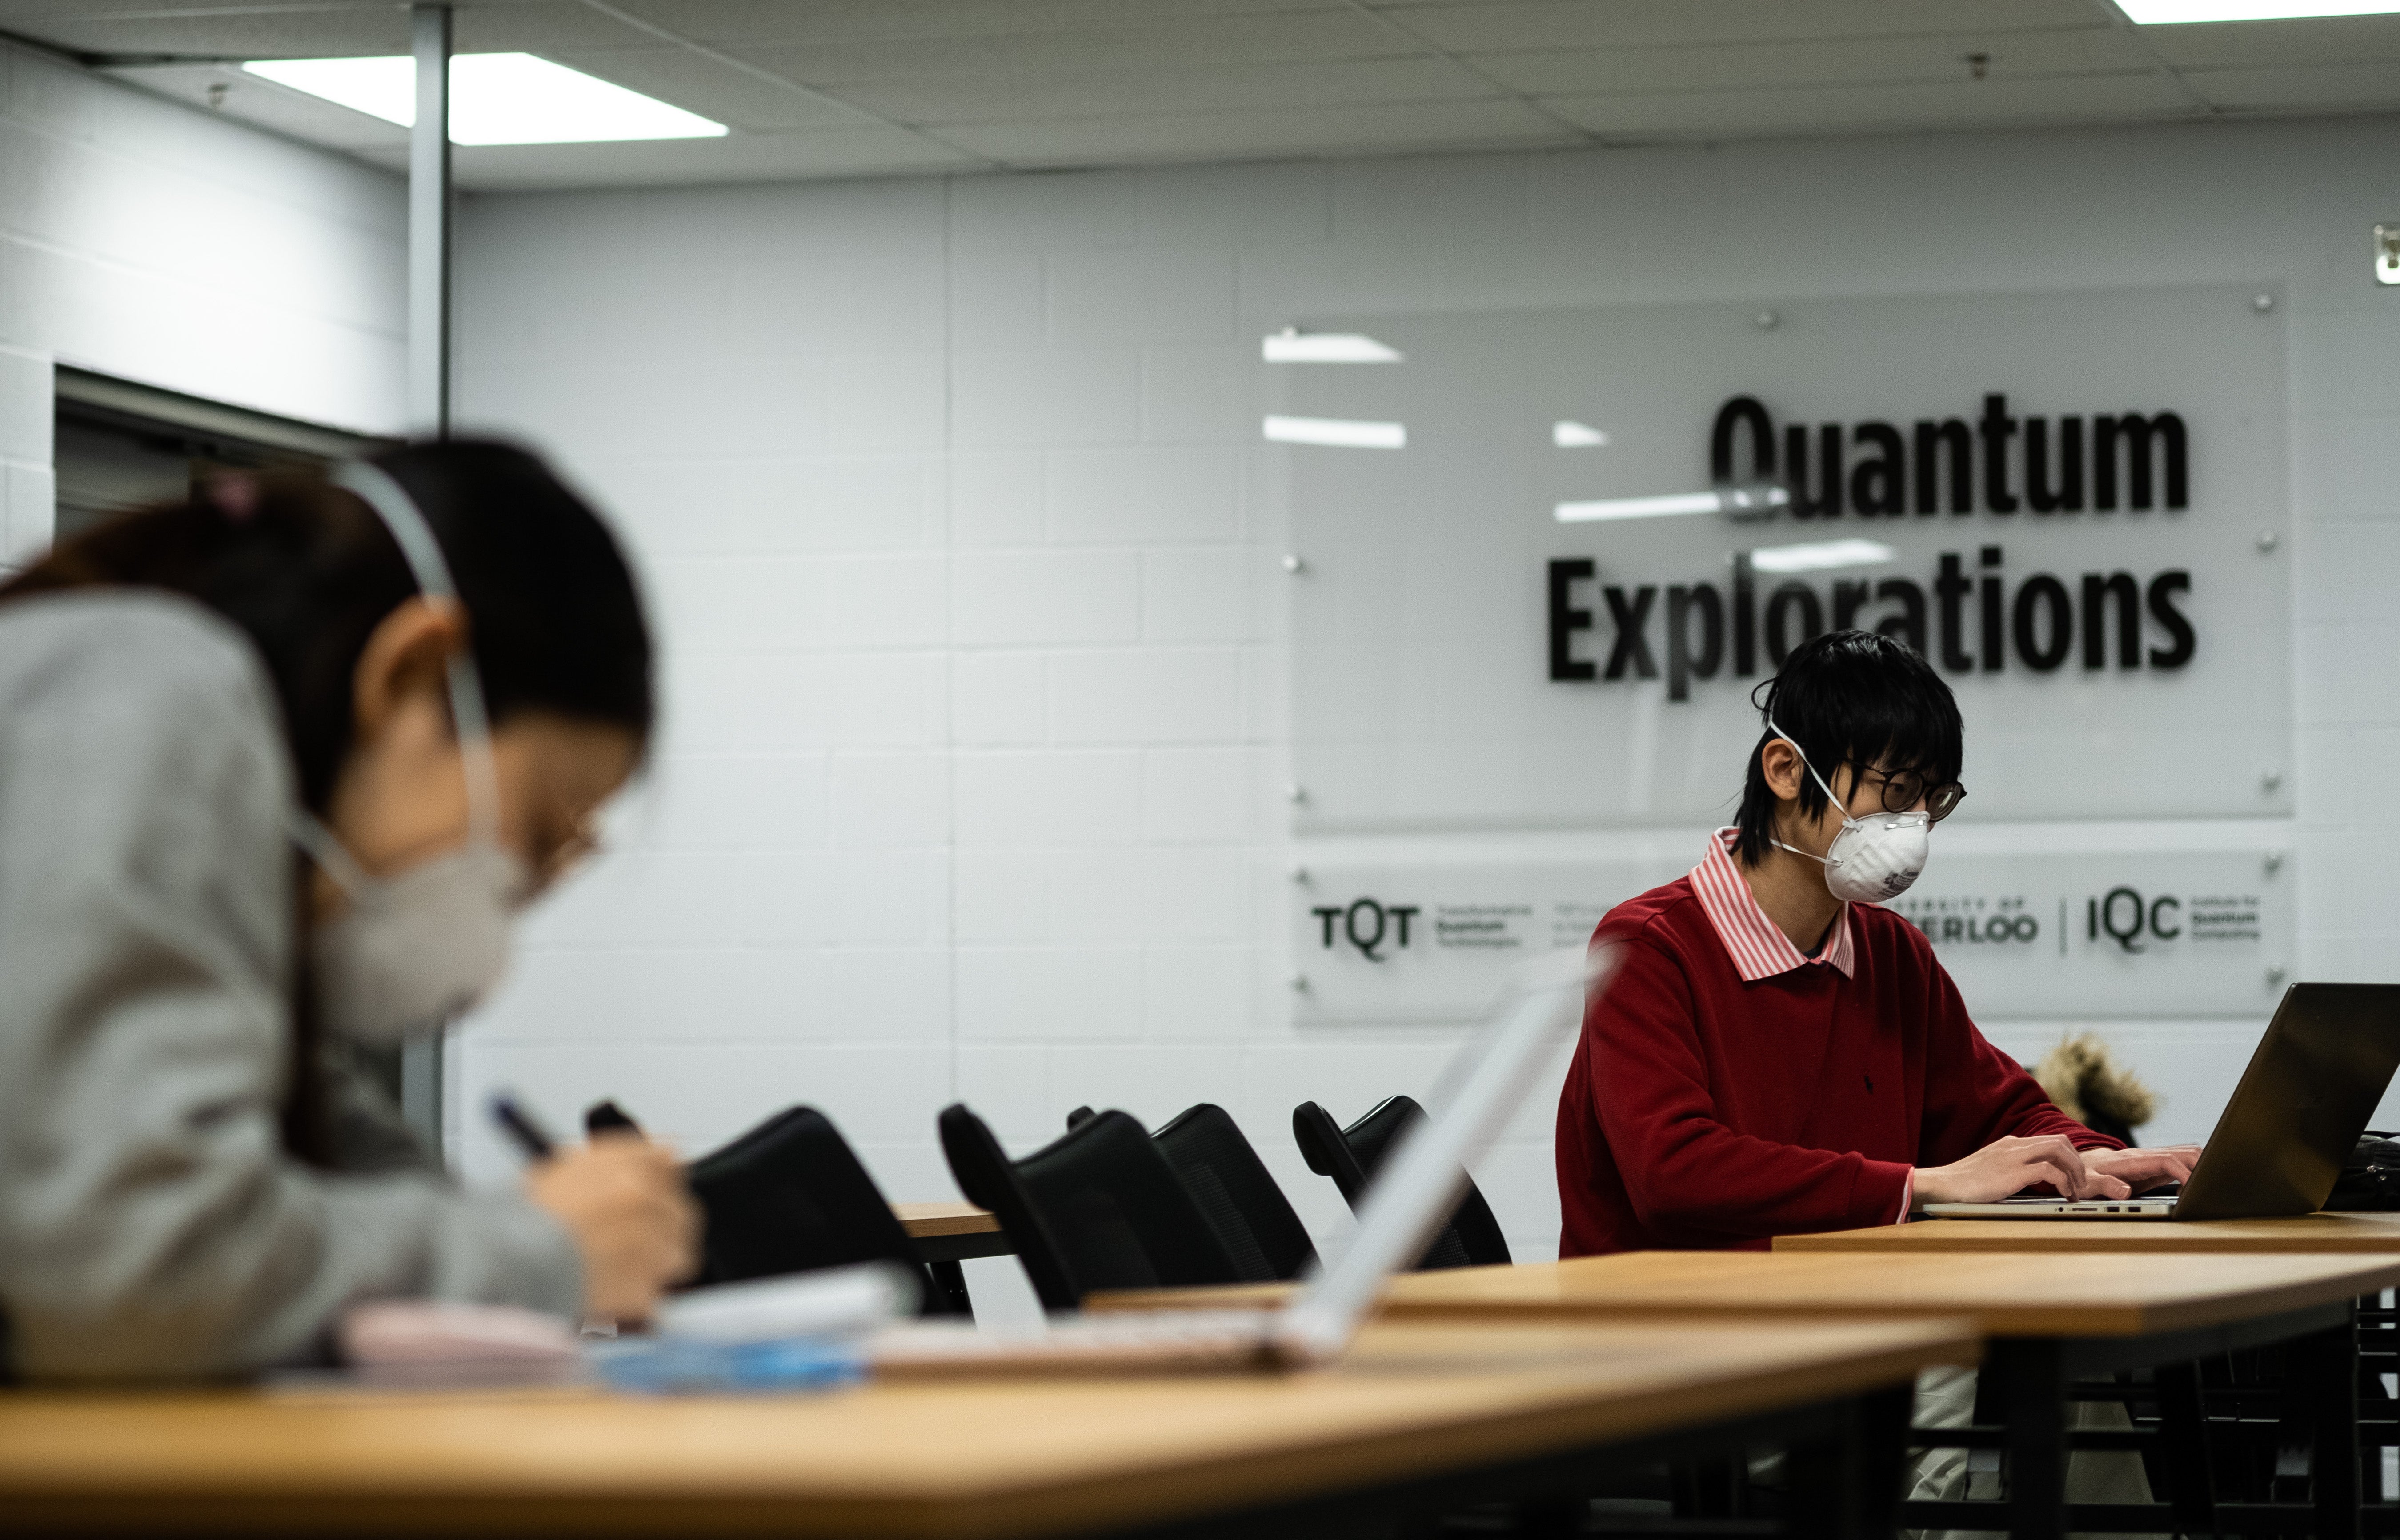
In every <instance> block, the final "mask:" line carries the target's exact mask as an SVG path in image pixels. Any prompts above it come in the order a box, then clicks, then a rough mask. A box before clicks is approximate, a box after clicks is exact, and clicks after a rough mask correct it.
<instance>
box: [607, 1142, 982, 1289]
mask: <svg viewBox="0 0 2400 1540" xmlns="http://www.w3.org/2000/svg"><path fill="white" fill-rule="evenodd" d="M628 1122H630V1120H628ZM688 1176H689V1180H690V1183H691V1194H692V1196H693V1197H694V1198H695V1199H697V1200H698V1201H699V1203H700V1206H701V1211H702V1214H703V1215H704V1216H705V1217H706V1220H707V1229H706V1231H705V1232H704V1233H703V1235H702V1243H701V1267H700V1272H699V1274H698V1275H697V1276H695V1277H694V1278H693V1279H692V1282H693V1283H694V1284H722V1283H738V1282H740V1281H741V1280H743V1279H744V1278H765V1277H773V1276H775V1275H777V1274H784V1273H805V1272H809V1271H811V1270H813V1269H816V1268H820V1267H843V1266H847V1265H849V1264H851V1263H853V1262H869V1261H889V1262H897V1263H899V1264H900V1265H901V1266H903V1267H907V1268H908V1269H910V1270H911V1271H913V1272H915V1273H916V1274H919V1279H920V1283H926V1285H927V1286H926V1287H925V1288H924V1289H923V1291H922V1294H923V1298H924V1300H925V1302H926V1304H927V1308H928V1309H929V1310H930V1309H932V1308H934V1302H936V1301H937V1300H938V1299H939V1298H940V1297H941V1294H940V1291H939V1290H936V1289H934V1288H932V1287H931V1286H930V1283H929V1282H927V1280H926V1279H925V1277H924V1267H923V1264H922V1263H920V1262H919V1261H918V1260H917V1253H916V1247H914V1246H913V1245H911V1244H910V1242H909V1239H908V1233H907V1231H906V1230H903V1229H902V1228H901V1227H900V1221H899V1220H898V1219H897V1218H896V1217H894V1216H893V1212H892V1206H891V1205H890V1204H889V1203H886V1202H885V1201H884V1198H883V1193H882V1192H881V1190H880V1189H879V1188H878V1187H877V1186H876V1185H875V1179H874V1178H873V1177H870V1176H868V1175H867V1174H866V1167H865V1166H864V1165H860V1164H859V1163H858V1156H857V1155H856V1154H854V1153H852V1151H851V1148H850V1143H849V1141H848V1140H846V1139H844V1138H842V1137H841V1131H840V1130H839V1129H838V1128H836V1127H835V1126H834V1125H833V1122H832V1120H831V1119H829V1118H827V1117H826V1116H825V1114H824V1113H823V1112H820V1111H817V1110H816V1109H815V1108H813V1107H794V1108H790V1109H788V1110H786V1111H782V1112H778V1113H776V1114H775V1115H774V1116H773V1117H771V1118H769V1119H768V1120H767V1121H766V1122H765V1123H762V1124H759V1125H758V1126H757V1127H756V1128H753V1129H751V1130H750V1131H749V1132H748V1133H746V1134H744V1135H743V1136H742V1137H741V1138H738V1139H735V1140H734V1141H733V1142H732V1143H730V1144H729V1145H727V1146H725V1148H723V1149H722V1150H719V1151H717V1152H715V1153H714V1154H710V1155H704V1156H702V1158H700V1159H699V1160H696V1161H694V1162H692V1163H691V1165H690V1168H689V1172H688Z"/></svg>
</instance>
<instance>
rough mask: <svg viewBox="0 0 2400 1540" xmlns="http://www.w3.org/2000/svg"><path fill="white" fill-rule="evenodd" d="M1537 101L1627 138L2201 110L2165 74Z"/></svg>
mask: <svg viewBox="0 0 2400 1540" xmlns="http://www.w3.org/2000/svg"><path fill="white" fill-rule="evenodd" d="M1543 104H1544V105H1545V106H1548V107H1549V108H1550V109H1552V110H1553V111H1555V112H1557V113H1558V114H1560V116H1563V117H1566V118H1568V119H1570V120H1572V121H1574V122H1575V123H1578V124H1580V125H1582V126H1583V127H1585V128H1587V129H1591V130H1592V131H1594V132H1596V133H1599V134H1602V135H1604V136H1606V137H1609V138H1612V139H1632V140H1655V139H1676V140H1710V139H1743V138H1753V137H1766V136H1780V135H1794V134H1836V133H1848V132H1861V131H1863V132H1874V131H1878V130H1897V129H1974V128H2007V127H2017V126H2023V125H2033V124H2053V123H2056V124H2065V123H2111V122H2126V121H2136V122H2164V121H2169V120H2173V119H2178V118H2188V117H2196V116H2202V108H2200V107H2198V106H2197V105H2195V104H2193V102H2192V101H2191V99H2190V98H2189V96H2188V95H2186V94H2185V93H2184V92H2182V91H2181V90H2179V89H2176V87H2175V83H2174V82H2173V81H2172V80H2171V79H2169V78H2168V77H2167V76H2166V75H2163V74H2154V75H2097V76H2094V75H2080V76H2073V77H2068V78H2062V79H2050V80H1970V81H1958V82H1956V83H1953V84H1950V85H1902V86H1868V87H1821V88H1814V89H1783V90H1741V91H1660V92H1655V93H1650V94H1626V95H1620V96H1585V97H1553V98H1548V99H1546V100H1545V102H1544V103H1543Z"/></svg>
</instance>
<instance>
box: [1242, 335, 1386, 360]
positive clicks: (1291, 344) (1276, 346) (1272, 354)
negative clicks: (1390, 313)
mask: <svg viewBox="0 0 2400 1540" xmlns="http://www.w3.org/2000/svg"><path fill="white" fill-rule="evenodd" d="M1259 356H1260V357H1261V358H1263V359H1265V360H1266V361H1268V362H1269V363H1398V362H1401V361H1402V360H1401V357H1400V350H1399V349H1398V348H1394V347H1392V346H1390V345H1389V344H1387V343H1381V342H1377V341H1376V340H1375V339H1374V338H1373V337H1370V336H1364V335H1362V334H1359V333H1357V332H1302V330H1300V328H1298V327H1296V326H1287V327H1285V328H1284V329H1283V330H1282V331H1280V332H1274V333H1270V334H1268V335H1267V336H1265V337H1264V338H1262V339H1261V341H1260V343H1259Z"/></svg>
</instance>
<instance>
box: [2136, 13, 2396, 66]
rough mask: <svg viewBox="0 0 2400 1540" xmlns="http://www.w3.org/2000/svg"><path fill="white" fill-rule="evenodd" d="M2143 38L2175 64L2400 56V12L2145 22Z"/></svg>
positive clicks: (2335, 61) (2347, 60)
mask: <svg viewBox="0 0 2400 1540" xmlns="http://www.w3.org/2000/svg"><path fill="white" fill-rule="evenodd" d="M2141 31H2142V41H2144V42H2145V43H2148V45H2149V46H2150V47H2151V48H2156V49H2157V50H2158V53H2159V57H2160V58H2161V59H2163V60H2165V61H2167V62H2168V63H2170V64H2175V65H2178V66H2180V65H2186V64H2189V65H2192V66H2195V67H2197V68H2202V69H2209V68H2218V69H2222V68H2228V67H2231V66H2235V65H2243V64H2346V63H2351V62H2352V61H2357V60H2362V59H2395V58H2400V16H2320V17H2313V18H2311V19H2310V20H2305V21H2230V22H2227V21H2219V22H2212V23H2210V24H2208V25H2206V26H2193V27H2144V28H2143V29H2142V30H2141Z"/></svg>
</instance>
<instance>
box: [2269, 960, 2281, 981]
mask: <svg viewBox="0 0 2400 1540" xmlns="http://www.w3.org/2000/svg"><path fill="white" fill-rule="evenodd" d="M2267 982H2268V983H2269V984H2270V985H2276V984H2281V983H2282V982H2284V965H2283V964H2282V963H2280V962H2276V963H2270V964H2269V965H2268V968H2267Z"/></svg>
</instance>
